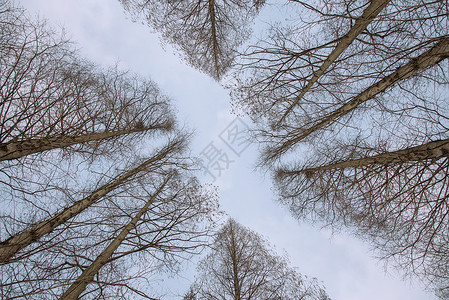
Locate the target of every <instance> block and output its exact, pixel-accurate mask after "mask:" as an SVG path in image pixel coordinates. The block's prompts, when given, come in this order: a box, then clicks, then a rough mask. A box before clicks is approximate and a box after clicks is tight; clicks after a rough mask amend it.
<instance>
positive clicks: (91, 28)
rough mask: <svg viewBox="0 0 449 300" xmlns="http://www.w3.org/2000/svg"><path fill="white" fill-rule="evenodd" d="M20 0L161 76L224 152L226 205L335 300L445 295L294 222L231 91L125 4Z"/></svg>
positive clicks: (94, 53)
mask: <svg viewBox="0 0 449 300" xmlns="http://www.w3.org/2000/svg"><path fill="white" fill-rule="evenodd" d="M16 2H17V3H18V4H20V5H21V6H23V7H24V8H26V9H27V10H28V13H29V14H31V15H34V16H37V15H39V17H41V18H46V19H48V21H49V24H51V25H52V26H55V27H56V28H60V29H61V28H64V30H65V31H66V33H67V35H68V36H69V37H71V39H72V40H73V41H75V42H76V43H77V47H78V48H79V51H80V55H81V56H83V57H86V58H88V59H90V60H91V61H93V62H96V63H98V64H100V65H102V66H104V67H107V66H112V65H115V64H118V65H119V67H120V68H123V69H126V70H129V71H130V72H134V73H137V74H139V75H141V76H143V77H146V78H151V79H152V80H153V81H155V82H156V83H157V84H158V85H159V87H160V88H161V89H162V90H163V91H164V92H165V93H166V94H167V95H169V96H170V97H171V98H172V99H173V103H174V105H175V107H176V110H177V113H178V119H179V120H180V122H181V124H184V125H185V127H186V128H189V129H191V130H193V131H194V132H195V136H194V138H193V141H192V142H193V143H192V153H193V155H198V156H200V157H202V158H203V159H205V160H207V158H208V157H209V158H210V157H212V156H213V155H212V154H215V155H218V156H219V157H220V158H221V160H220V167H222V168H223V170H221V173H220V174H219V173H218V170H217V169H216V167H217V166H218V165H215V166H214V165H212V166H211V167H210V168H209V171H210V173H204V176H203V178H202V179H203V180H204V181H209V182H212V181H213V184H215V185H217V186H219V190H220V205H221V209H222V210H224V211H225V212H226V213H227V214H228V215H229V216H231V217H233V218H235V219H236V220H237V221H238V222H240V223H241V224H243V225H244V226H247V227H249V228H250V229H252V230H254V231H255V232H257V233H259V234H261V235H263V236H264V237H265V238H266V239H267V240H268V241H269V242H270V243H271V244H273V245H275V246H276V249H277V251H278V253H279V254H283V253H287V254H288V255H289V257H290V262H291V266H294V267H296V268H298V271H299V272H300V273H301V274H303V275H306V276H308V277H316V278H318V280H319V281H320V282H322V283H323V284H324V286H325V287H326V291H327V293H328V295H329V296H330V297H331V298H332V299H335V300H352V299H355V300H356V299H366V300H370V299H372V300H374V299H376V300H378V299H382V300H390V299H391V300H392V299H410V300H418V299H420V300H427V299H428V300H430V299H436V298H435V296H433V293H430V292H424V291H423V290H424V287H423V286H422V285H421V284H420V283H418V282H410V281H409V280H407V281H403V280H401V274H400V273H397V272H395V271H394V269H392V268H389V269H387V272H386V271H385V266H384V263H383V262H379V261H378V260H376V259H373V258H372V256H373V254H372V253H371V252H370V251H369V247H368V245H366V244H364V243H363V242H361V241H359V240H356V239H354V238H352V237H350V236H349V235H347V234H345V233H332V232H330V231H329V230H324V229H320V228H319V227H318V226H317V225H315V226H311V225H309V224H307V223H304V222H301V223H299V222H298V221H297V220H295V219H293V218H292V217H291V216H290V215H289V213H288V211H287V210H286V208H284V207H282V206H281V205H280V204H278V203H277V202H276V197H275V195H274V193H273V191H272V187H271V183H270V181H271V179H270V176H269V175H268V174H264V173H263V172H261V171H258V170H255V168H254V167H255V164H256V160H257V145H254V144H246V143H243V141H244V140H243V139H242V138H243V137H242V136H241V135H240V134H241V133H240V131H241V130H242V129H243V128H245V126H247V125H250V122H249V121H248V120H247V119H245V118H241V119H236V116H235V115H232V114H231V113H230V111H231V109H230V104H229V100H230V99H229V91H227V90H225V89H224V88H223V87H221V86H220V84H219V83H217V82H216V81H214V80H213V79H211V78H210V77H208V76H207V75H205V74H202V73H200V72H199V71H197V70H195V69H193V68H191V67H189V66H188V65H186V64H185V63H183V62H182V61H181V60H180V58H179V55H178V54H176V53H175V52H174V51H173V49H172V48H171V47H170V45H165V46H162V45H161V43H160V42H159V37H158V35H157V34H156V33H154V32H153V31H152V30H151V29H150V28H149V27H147V26H145V25H142V24H139V23H135V22H132V20H131V18H130V17H129V16H127V14H126V13H125V11H124V10H123V8H122V6H121V5H120V4H119V2H118V1H114V0H76V1H75V0H20V1H19V0H17V1H16ZM272 9H273V8H272V7H269V6H267V7H266V8H265V11H263V12H262V20H260V21H266V22H269V21H270V15H271V14H274V13H275V12H273V11H272ZM270 10H271V11H270ZM278 13H279V12H278ZM217 153H218V154H217ZM212 175H213V176H215V179H214V178H213V177H212ZM194 268H195V266H194V263H193V262H192V263H190V264H188V263H187V264H186V265H185V271H184V272H182V273H181V274H180V275H181V277H179V278H171V279H164V280H162V279H161V280H159V281H158V282H157V283H156V285H158V286H159V287H160V289H161V290H162V289H163V288H169V289H170V291H168V292H167V293H166V295H165V296H164V297H163V299H180V298H181V297H180V295H182V294H183V293H184V292H185V291H186V290H187V289H188V287H189V285H190V283H191V282H192V280H193V275H194V274H195V269H194ZM155 277H156V276H155Z"/></svg>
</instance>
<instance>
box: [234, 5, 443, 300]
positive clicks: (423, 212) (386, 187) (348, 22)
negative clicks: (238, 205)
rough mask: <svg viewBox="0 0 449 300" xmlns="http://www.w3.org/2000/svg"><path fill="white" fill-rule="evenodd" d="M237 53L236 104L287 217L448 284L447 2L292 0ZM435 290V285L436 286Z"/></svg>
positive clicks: (429, 279)
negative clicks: (351, 239)
mask: <svg viewBox="0 0 449 300" xmlns="http://www.w3.org/2000/svg"><path fill="white" fill-rule="evenodd" d="M292 2H294V3H292V5H296V6H297V7H298V9H300V10H301V12H302V13H301V14H300V15H301V16H304V17H301V18H299V17H298V18H297V19H296V20H295V21H292V22H291V23H290V24H287V25H273V26H272V27H271V28H270V30H269V31H268V32H267V35H266V38H265V39H262V40H260V41H259V42H258V43H257V44H254V45H251V46H249V47H248V48H247V50H246V51H245V52H243V53H242V54H241V56H240V58H239V63H238V68H236V70H235V73H234V77H235V78H236V79H238V80H233V81H232V83H231V84H230V86H231V88H232V92H233V101H234V103H235V105H236V106H237V107H238V108H240V109H242V110H244V111H245V112H247V113H248V114H249V115H250V116H251V117H252V118H253V120H254V121H255V123H256V130H255V133H254V135H255V138H256V140H258V141H259V142H260V143H261V144H262V145H263V150H262V153H261V158H260V163H259V164H260V165H261V166H263V167H268V168H270V169H272V170H273V173H274V176H273V177H274V181H275V183H276V186H277V189H278V192H279V197H280V202H281V203H284V204H285V205H286V206H288V207H289V208H290V211H291V212H292V214H293V215H294V216H296V217H297V218H299V219H308V220H312V221H316V222H319V223H320V224H324V225H327V226H329V227H331V228H334V229H341V228H343V227H344V228H345V229H348V230H350V231H351V232H353V233H354V234H355V235H357V236H359V237H361V238H362V239H364V240H366V241H367V242H368V243H369V244H371V245H372V246H373V247H374V248H375V249H376V252H377V254H378V255H379V256H380V257H382V258H385V259H387V261H389V262H390V263H391V264H392V265H394V266H396V267H399V269H400V270H401V271H402V272H403V273H404V274H406V275H412V276H414V275H418V277H419V278H421V279H422V280H423V281H425V282H426V283H427V284H428V286H429V288H430V289H434V290H435V291H436V293H437V295H439V296H441V297H443V298H444V297H446V296H447V293H448V289H449V277H448V274H449V270H448V268H447V266H448V265H449V249H448V246H447V245H448V241H449V231H448V228H449V226H448V225H449V206H448V196H449V194H448V182H447V178H448V177H447V172H448V164H447V162H448V154H449V152H448V151H447V150H448V144H447V143H448V140H447V138H448V135H447V129H448V125H449V123H448V117H449V111H448V106H447V95H448V94H449V90H448V83H449V82H448V77H447V72H448V60H447V58H448V57H449V31H448V30H449V27H448V24H449V23H448V22H449V20H448V5H447V2H446V1H407V2H404V1H344V2H338V1H292ZM444 295H446V296H444Z"/></svg>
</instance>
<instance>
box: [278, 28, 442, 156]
mask: <svg viewBox="0 0 449 300" xmlns="http://www.w3.org/2000/svg"><path fill="white" fill-rule="evenodd" d="M447 57H449V38H448V37H446V38H443V39H441V40H440V42H438V43H437V44H436V45H435V46H434V47H432V49H430V50H429V51H427V52H424V53H423V54H421V55H420V56H418V57H416V58H414V59H411V60H410V61H409V62H408V63H407V64H405V65H403V66H402V67H399V68H398V69H396V71H394V72H393V73H391V74H390V75H388V76H386V77H384V78H383V79H382V80H380V81H378V82H377V83H376V84H374V85H372V86H370V87H368V88H367V89H366V90H364V91H363V92H362V93H360V94H359V95H357V96H356V97H355V98H353V99H352V100H350V101H349V102H347V103H345V104H343V105H342V106H341V107H340V108H338V109H336V110H335V111H333V112H332V113H330V114H328V115H327V116H324V117H322V118H320V119H319V120H318V122H317V123H316V124H315V125H313V126H311V127H309V128H307V129H305V130H301V134H299V135H298V136H296V137H294V138H292V139H289V140H288V141H287V142H285V143H283V144H282V145H281V147H280V149H287V148H289V147H290V146H292V145H294V144H296V143H298V142H300V141H301V140H303V139H304V138H306V137H307V136H309V135H310V134H312V133H313V132H315V131H317V130H319V129H321V128H323V127H324V126H326V125H328V124H330V123H332V122H333V121H335V120H337V119H338V118H340V117H341V116H344V115H346V114H348V113H350V112H351V111H353V110H354V109H355V108H357V107H358V106H359V105H360V104H362V103H364V102H366V101H368V100H370V99H372V98H373V97H375V96H376V95H377V94H380V93H382V92H384V91H385V90H386V89H388V88H390V87H392V86H393V85H395V84H396V83H397V82H399V81H401V80H405V79H407V78H409V77H411V76H413V75H415V74H416V73H418V72H419V71H422V70H424V69H426V68H428V67H430V66H433V65H435V64H437V63H439V62H440V61H442V60H443V59H445V58H447Z"/></svg>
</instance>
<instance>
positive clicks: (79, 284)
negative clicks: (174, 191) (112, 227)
mask: <svg viewBox="0 0 449 300" xmlns="http://www.w3.org/2000/svg"><path fill="white" fill-rule="evenodd" d="M171 177H172V175H169V176H168V177H167V178H166V179H165V181H164V182H163V183H162V185H161V186H160V187H159V188H158V190H157V191H156V192H155V193H154V194H153V196H151V198H150V199H149V200H148V201H147V202H146V203H145V205H144V206H143V207H142V208H141V209H140V211H139V212H138V213H137V214H136V215H135V216H134V218H133V219H132V220H131V221H130V222H129V223H128V224H127V225H126V226H125V228H123V230H122V231H121V232H120V234H119V235H118V236H117V237H116V238H115V239H114V240H113V241H112V242H111V243H110V244H109V246H107V247H106V249H104V250H103V252H101V254H100V255H98V257H97V258H96V259H95V261H94V262H93V263H92V264H91V265H90V266H89V267H87V268H86V269H85V270H84V271H83V273H82V274H81V275H80V276H79V277H78V279H76V280H75V282H73V283H72V285H71V286H70V287H69V288H68V289H67V291H66V292H65V293H64V294H63V295H62V296H61V297H60V298H59V299H61V300H70V299H74V300H75V299H78V298H79V296H80V295H81V293H82V292H83V291H84V290H85V289H86V287H87V285H88V284H89V283H90V282H92V280H93V279H94V276H95V275H96V274H97V273H98V271H99V270H100V269H101V267H103V266H104V265H105V264H106V263H107V262H108V261H109V259H110V257H111V256H112V254H113V253H114V252H115V250H117V248H118V247H119V246H120V245H121V243H122V242H123V241H124V240H125V238H126V236H127V235H128V233H129V232H130V231H131V230H132V229H133V228H134V227H135V226H136V224H137V222H138V221H139V220H140V218H141V217H142V215H143V214H144V213H145V212H146V211H147V210H148V208H149V207H150V205H151V204H152V203H153V202H154V200H155V199H156V197H157V196H158V195H159V194H160V193H161V192H162V190H163V189H164V187H165V186H166V185H167V183H168V181H169V180H170V179H171Z"/></svg>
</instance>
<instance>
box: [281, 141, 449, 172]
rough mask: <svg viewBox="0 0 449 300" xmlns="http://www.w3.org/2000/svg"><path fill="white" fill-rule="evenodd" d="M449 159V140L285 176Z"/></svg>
mask: <svg viewBox="0 0 449 300" xmlns="http://www.w3.org/2000/svg"><path fill="white" fill-rule="evenodd" d="M441 157H449V139H446V140H440V141H434V142H430V143H427V144H424V145H420V146H416V147H411V148H407V149H403V150H398V151H393V152H387V153H382V154H377V155H374V156H370V157H365V158H360V159H353V160H347V161H343V162H340V163H336V164H331V165H326V166H321V167H315V168H308V169H303V170H300V171H283V172H282V173H283V174H285V175H293V174H299V173H308V172H312V173H313V172H316V171H326V170H333V169H345V168H360V167H364V166H368V165H390V164H397V163H404V162H417V161H423V160H427V159H439V158H441Z"/></svg>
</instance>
